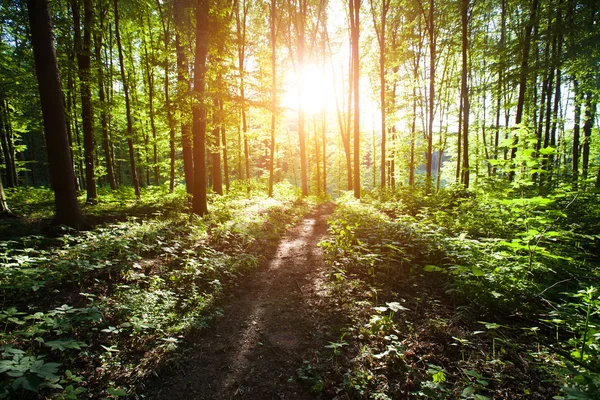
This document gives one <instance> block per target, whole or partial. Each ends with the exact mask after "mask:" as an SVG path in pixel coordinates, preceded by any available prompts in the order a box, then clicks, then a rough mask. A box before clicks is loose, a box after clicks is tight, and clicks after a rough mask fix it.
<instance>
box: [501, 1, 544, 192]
mask: <svg viewBox="0 0 600 400" xmlns="http://www.w3.org/2000/svg"><path fill="white" fill-rule="evenodd" d="M538 3H539V0H533V1H532V2H531V9H530V11H529V21H528V22H527V25H526V26H525V35H524V39H523V42H522V45H523V53H522V56H521V70H520V71H519V98H518V100H517V111H516V115H515V124H516V128H517V129H520V125H521V122H522V121H523V108H524V106H525V93H526V88H527V76H528V75H529V48H530V45H531V31H532V29H533V25H534V24H535V23H536V15H537V9H538ZM518 143H519V136H518V133H517V134H516V135H514V137H513V144H512V148H511V151H510V159H511V160H513V159H514V158H515V156H516V155H517V145H518ZM514 176H515V173H514V171H512V170H511V171H510V172H509V174H508V179H509V180H510V181H512V180H513V179H514Z"/></svg>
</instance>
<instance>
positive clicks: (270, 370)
mask: <svg viewBox="0 0 600 400" xmlns="http://www.w3.org/2000/svg"><path fill="white" fill-rule="evenodd" d="M333 208H334V205H333V204H331V203H326V204H321V205H320V206H318V207H317V208H315V209H314V210H312V211H311V212H309V213H308V214H307V215H306V216H305V217H304V218H303V219H302V220H300V221H299V222H298V223H297V224H296V225H295V226H294V227H293V228H291V229H290V230H288V232H287V233H286V235H285V236H284V237H283V238H282V240H281V242H280V243H279V247H278V248H277V251H276V253H275V255H274V256H273V257H272V258H271V259H270V260H267V261H266V262H265V264H264V265H262V266H261V268H260V269H259V270H258V271H256V273H254V274H251V275H249V276H247V277H246V278H245V279H246V281H244V282H242V283H241V284H240V285H239V286H238V287H237V288H236V289H235V290H233V291H232V293H231V294H230V296H229V297H228V298H227V299H225V300H224V301H223V302H224V304H223V305H222V307H223V315H224V316H223V317H222V318H221V319H220V320H218V321H217V322H216V323H215V324H214V325H213V326H211V327H210V328H208V329H206V330H203V331H201V332H200V333H199V334H198V335H197V336H196V337H194V338H189V343H188V345H190V346H191V348H192V351H190V352H189V353H188V356H187V357H186V359H185V361H180V362H179V363H178V364H177V366H176V367H175V368H173V369H172V370H171V371H170V372H167V373H166V375H167V376H166V377H164V378H163V379H164V380H163V379H157V380H156V381H155V382H152V383H150V386H151V387H154V390H155V392H154V394H153V395H150V397H152V398H159V399H231V398H240V399H265V400H266V399H311V398H314V394H311V393H310V392H309V390H310V389H309V388H308V387H306V386H305V385H302V382H299V380H298V379H297V376H298V373H297V370H298V369H299V368H300V367H301V366H302V365H303V361H304V360H309V359H313V358H314V357H318V354H317V351H318V350H319V349H323V347H324V345H325V344H326V343H327V341H326V339H330V338H328V337H327V334H328V332H331V331H333V330H334V329H330V328H331V327H330V326H329V324H331V323H332V321H334V320H335V319H334V318H332V315H331V312H330V311H328V310H327V309H326V305H327V300H326V299H325V297H326V293H325V292H326V291H325V289H323V285H322V283H323V282H324V280H325V277H324V274H325V269H326V268H325V264H324V262H323V254H322V250H321V248H320V247H318V246H317V244H318V243H319V242H320V241H321V240H323V239H324V238H326V236H327V221H326V218H327V216H328V215H329V214H331V212H332V210H333Z"/></svg>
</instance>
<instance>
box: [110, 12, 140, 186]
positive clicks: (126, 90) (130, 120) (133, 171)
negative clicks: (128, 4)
mask: <svg viewBox="0 0 600 400" xmlns="http://www.w3.org/2000/svg"><path fill="white" fill-rule="evenodd" d="M114 5H115V36H116V38H117V48H118V50H119V67H120V70H121V81H122V83H123V93H124V95H125V111H126V114H127V147H128V148H129V163H130V164H131V179H132V181H133V188H134V190H135V195H136V197H140V184H139V181H138V175H137V171H136V167H135V152H134V149H133V117H132V115H131V104H130V100H129V84H128V81H127V76H126V75H125V61H124V60H123V46H121V34H120V33H119V0H114Z"/></svg>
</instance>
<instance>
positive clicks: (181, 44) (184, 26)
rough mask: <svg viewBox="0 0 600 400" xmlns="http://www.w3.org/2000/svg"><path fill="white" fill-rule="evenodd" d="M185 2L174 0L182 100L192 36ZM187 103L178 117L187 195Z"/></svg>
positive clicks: (190, 163)
mask: <svg viewBox="0 0 600 400" xmlns="http://www.w3.org/2000/svg"><path fill="white" fill-rule="evenodd" d="M186 6H188V1H187V0H175V7H174V11H175V52H176V53H177V91H178V95H179V97H180V98H184V97H185V96H184V95H186V94H187V93H188V92H189V91H190V90H191V86H190V77H189V66H188V57H187V54H186V47H187V46H186V43H187V38H188V37H190V36H191V35H192V33H191V29H190V24H189V21H188V20H187V18H186V11H185V9H186ZM190 111H191V110H190V107H189V103H188V101H187V99H186V100H183V101H181V106H180V109H179V117H180V120H181V122H180V124H181V146H182V149H183V171H184V174H185V186H186V191H187V193H188V194H190V195H192V194H193V193H194V152H193V143H192V129H191V126H190V122H189V121H190V119H189V118H188V117H187V115H188V114H189V113H190Z"/></svg>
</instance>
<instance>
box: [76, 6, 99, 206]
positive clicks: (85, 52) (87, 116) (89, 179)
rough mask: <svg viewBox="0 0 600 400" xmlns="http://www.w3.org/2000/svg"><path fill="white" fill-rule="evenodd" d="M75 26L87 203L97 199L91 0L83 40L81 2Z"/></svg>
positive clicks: (84, 12) (84, 16)
mask: <svg viewBox="0 0 600 400" xmlns="http://www.w3.org/2000/svg"><path fill="white" fill-rule="evenodd" d="M71 7H72V10H73V25H74V28H75V29H74V30H75V49H76V53H77V66H78V68H79V90H80V92H81V119H82V121H83V149H84V150H83V154H84V161H85V188H86V192H87V200H86V201H87V202H88V203H95V202H96V199H97V192H96V179H95V177H94V131H93V121H92V89H91V86H90V64H91V57H90V55H91V42H92V32H91V30H92V23H93V8H92V2H91V0H83V8H84V11H83V40H82V39H81V32H80V14H79V2H78V1H77V0H72V1H71Z"/></svg>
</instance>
